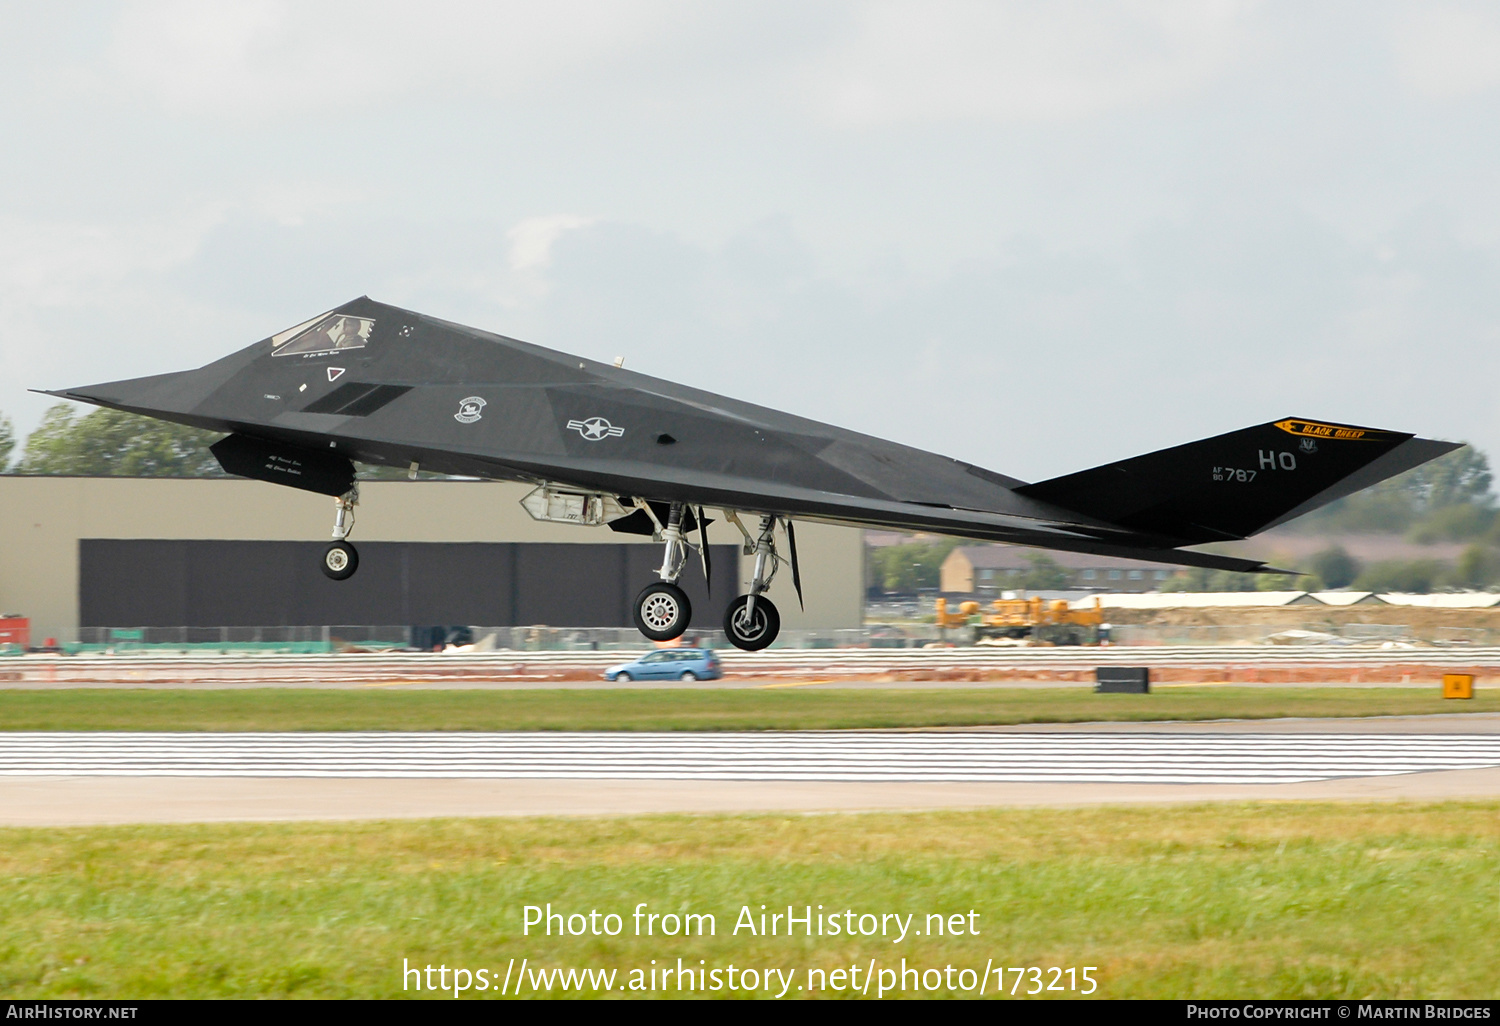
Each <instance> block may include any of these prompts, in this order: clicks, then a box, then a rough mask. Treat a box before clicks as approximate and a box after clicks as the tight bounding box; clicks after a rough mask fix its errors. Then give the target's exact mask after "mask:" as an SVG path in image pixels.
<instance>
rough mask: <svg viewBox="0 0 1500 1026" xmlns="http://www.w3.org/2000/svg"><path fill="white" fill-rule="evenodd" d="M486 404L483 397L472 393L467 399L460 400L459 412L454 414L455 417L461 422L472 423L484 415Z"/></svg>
mask: <svg viewBox="0 0 1500 1026" xmlns="http://www.w3.org/2000/svg"><path fill="white" fill-rule="evenodd" d="M484 406H485V403H484V400H483V399H481V398H479V396H477V395H471V396H469V398H467V399H463V400H460V402H459V404H458V412H457V413H455V414H454V415H453V419H454V420H456V421H458V422H459V423H460V424H472V423H474V422H475V421H476V420H478V419H479V418H480V417H481V416H483V413H482V412H481V411H483V410H484Z"/></svg>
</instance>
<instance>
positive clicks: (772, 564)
mask: <svg viewBox="0 0 1500 1026" xmlns="http://www.w3.org/2000/svg"><path fill="white" fill-rule="evenodd" d="M729 519H730V521H731V522H732V523H733V524H734V525H735V526H736V527H738V528H739V529H740V533H741V534H743V535H744V536H745V547H746V549H750V547H751V546H752V545H753V546H754V549H753V551H754V553H755V576H754V577H753V578H752V579H751V581H750V593H749V594H747V595H741V596H740V597H739V598H737V599H735V600H734V601H733V602H731V603H729V608H728V609H726V610H725V611H724V633H725V634H726V635H728V636H729V642H730V644H732V645H734V647H735V648H741V649H744V650H745V651H746V652H758V651H760V650H761V649H763V648H765V647H766V646H767V645H769V644H771V642H773V641H775V640H776V635H777V634H779V633H781V614H780V613H778V612H777V611H776V605H775V603H773V602H772V601H771V600H770V599H768V598H766V596H765V594H764V593H765V591H766V589H767V588H769V587H770V586H771V579H772V578H774V577H775V576H776V565H777V561H778V560H779V558H780V557H779V556H777V554H776V538H775V534H774V532H775V530H776V518H775V517H761V518H760V533H759V536H758V537H756V538H755V539H753V540H752V539H751V537H750V532H748V531H746V530H745V528H744V525H742V524H741V523H740V520H739V517H738V516H736V515H733V514H731V515H730V517H729ZM747 554H748V553H747Z"/></svg>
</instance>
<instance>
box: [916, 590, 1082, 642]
mask: <svg viewBox="0 0 1500 1026" xmlns="http://www.w3.org/2000/svg"><path fill="white" fill-rule="evenodd" d="M975 617H978V619H977V620H976V619H975ZM936 623H937V625H938V627H940V628H942V629H944V630H947V629H948V628H950V627H953V628H957V627H973V628H974V640H975V641H979V640H981V639H984V638H1034V639H1035V640H1037V641H1041V642H1050V643H1052V644H1054V645H1082V644H1084V643H1085V642H1087V641H1093V640H1097V638H1098V628H1099V626H1100V625H1101V624H1102V623H1104V610H1103V608H1102V607H1101V605H1100V602H1099V599H1097V598H1095V599H1094V605H1093V608H1084V609H1074V608H1071V607H1070V606H1069V605H1068V603H1066V602H1064V601H1062V600H1061V599H1054V600H1052V601H1050V602H1049V601H1047V600H1046V599H1042V598H1029V599H996V600H995V601H993V602H991V603H990V604H989V607H988V608H987V609H986V608H982V607H981V606H980V605H979V603H978V602H960V603H959V605H958V609H957V611H955V612H951V613H950V612H949V611H948V600H947V599H942V598H940V599H938V600H937V619H936Z"/></svg>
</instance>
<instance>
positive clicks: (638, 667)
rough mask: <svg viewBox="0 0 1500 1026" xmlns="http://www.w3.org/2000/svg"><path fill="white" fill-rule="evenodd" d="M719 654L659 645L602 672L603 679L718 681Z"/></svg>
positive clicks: (698, 649)
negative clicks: (631, 661)
mask: <svg viewBox="0 0 1500 1026" xmlns="http://www.w3.org/2000/svg"><path fill="white" fill-rule="evenodd" d="M721 676H723V674H722V673H720V672H719V657H718V656H716V655H714V650H713V649H711V648H662V649H657V650H656V651H655V652H648V653H646V654H645V655H643V656H641V657H640V658H639V659H637V660H636V661H635V662H633V663H620V664H619V665H618V666H611V667H610V668H609V669H607V670H605V671H604V679H605V680H613V681H632V680H718V679H719V678H720V677H721Z"/></svg>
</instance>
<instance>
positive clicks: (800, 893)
mask: <svg viewBox="0 0 1500 1026" xmlns="http://www.w3.org/2000/svg"><path fill="white" fill-rule="evenodd" d="M0 876H3V879H4V880H5V897H4V901H0V996H4V997H8V998H43V997H51V998H150V997H282V996H286V997H391V996H400V995H401V994H402V990H401V986H402V976H401V974H400V972H399V970H400V968H401V966H402V960H403V959H408V960H410V962H411V963H412V964H415V965H419V966H425V965H427V964H429V963H430V964H432V965H434V966H438V965H446V966H449V967H459V966H462V967H466V968H469V969H471V970H473V969H478V968H485V969H488V970H490V971H492V972H493V971H495V970H500V972H501V973H502V974H503V971H504V969H505V967H506V966H507V964H508V963H509V960H510V959H511V958H514V959H515V960H516V965H517V966H519V965H520V962H521V959H522V958H526V959H528V960H529V965H530V966H532V967H533V968H535V967H537V966H541V967H543V968H548V969H550V968H554V967H578V968H590V967H592V968H596V969H599V968H602V969H610V968H612V969H615V970H617V971H619V973H620V977H619V978H620V979H622V980H623V979H626V978H627V976H626V974H627V973H628V971H629V970H630V969H631V968H633V967H637V966H639V967H645V968H650V961H651V959H656V960H657V964H658V965H662V964H670V965H674V966H675V964H676V960H677V959H678V958H681V959H683V961H684V963H686V964H688V965H691V966H698V965H699V960H700V959H702V960H704V961H705V962H706V963H707V967H710V968H711V967H716V966H717V967H723V966H726V965H727V964H729V963H734V964H735V965H736V966H737V967H739V968H741V969H743V968H746V967H756V968H763V967H766V966H778V967H784V968H786V969H789V970H790V969H793V968H795V969H797V970H799V972H801V973H805V971H806V970H807V969H809V968H823V969H825V970H827V969H833V968H837V967H839V966H844V967H847V966H849V965H850V964H851V963H853V964H858V965H860V966H861V967H862V971H863V967H864V966H866V965H868V962H869V960H870V959H871V958H875V959H877V960H879V961H878V965H877V968H885V967H888V966H892V965H894V966H897V967H898V968H899V962H900V959H901V958H903V957H904V958H906V959H907V961H908V965H910V966H916V967H921V968H932V967H935V968H939V969H941V968H943V967H945V966H947V965H950V964H951V965H953V966H954V967H955V969H962V968H966V967H970V968H976V969H981V970H982V969H983V967H984V966H985V964H986V960H987V959H993V960H994V961H995V962H996V963H998V964H1001V965H1003V966H1006V967H1009V966H1038V967H1050V966H1059V967H1067V966H1076V967H1081V966H1097V967H1099V968H1098V971H1097V972H1096V973H1095V974H1094V975H1095V976H1096V978H1097V979H1098V981H1099V990H1098V996H1100V997H1114V998H1119V997H1158V998H1183V997H1219V998H1228V997H1239V998H1251V997H1254V998H1494V997H1495V995H1496V993H1497V992H1500V803H1497V802H1494V801H1487V802H1454V803H1442V804H1384V805H1350V804H1306V805H1302V804H1286V805H1273V804H1260V805H1255V804H1245V805H1229V806H1195V807H1186V808H1181V807H1179V808H1125V809H1121V808H1110V809H1084V810H1008V811H985V812H935V813H910V814H869V815H839V816H795V817H787V816H712V817H669V816H654V817H632V818H618V819H593V820H560V819H530V820H526V819H517V820H431V821H407V822H375V823H338V824H323V823H313V824H275V825H243V824H235V825H192V826H143V827H111V828H91V829H46V830H39V829H28V830H17V829H10V830H3V831H0ZM547 902H551V903H552V905H553V908H554V909H555V910H561V911H566V912H573V911H577V912H583V913H587V912H589V911H590V910H593V909H597V910H599V911H600V912H601V913H608V912H616V913H619V914H621V915H622V916H623V917H624V920H625V924H626V925H625V930H624V932H623V933H622V934H621V935H620V936H618V937H590V936H585V937H569V938H559V937H556V936H553V937H551V938H548V937H545V936H535V935H533V936H530V937H523V936H521V926H522V908H523V906H525V905H528V904H539V905H544V904H546V903H547ZM638 902H646V903H648V905H649V909H648V911H655V912H678V913H681V912H687V911H693V912H700V913H702V912H709V913H713V914H714V915H715V917H716V920H717V932H716V934H715V936H712V937H702V938H699V937H692V938H681V937H679V938H662V937H653V938H646V937H639V938H638V937H635V936H632V935H631V929H630V926H629V923H630V918H629V914H630V912H631V910H633V909H634V908H635V906H636V904H637V903H638ZM761 904H765V905H768V906H771V907H772V908H773V909H774V908H775V907H778V906H781V907H784V906H786V905H788V904H791V905H794V906H797V907H799V908H800V907H801V906H805V905H812V906H814V908H816V906H818V905H819V904H821V905H823V906H825V909H824V910H825V912H828V911H835V910H837V911H843V910H844V909H853V910H855V911H856V912H857V913H859V912H874V913H882V912H896V913H902V914H905V913H915V914H916V919H915V920H914V921H913V925H915V926H918V927H920V926H921V925H922V924H923V923H924V917H925V915H927V914H929V913H945V914H948V913H960V914H965V913H967V912H968V911H969V910H970V909H973V910H975V911H976V912H977V913H978V918H977V924H978V927H979V931H980V932H979V935H978V936H943V937H937V936H909V937H908V938H907V939H906V940H905V941H904V942H901V943H892V941H891V940H890V939H889V938H886V939H881V938H878V937H859V938H855V939H852V940H851V939H849V938H847V937H838V938H833V937H828V936H824V937H821V938H820V937H812V938H807V937H803V936H796V937H792V938H788V937H785V936H778V937H754V936H749V935H747V934H746V933H744V932H743V931H742V932H741V933H740V935H739V936H734V935H732V933H731V930H732V927H733V924H734V922H735V920H736V917H737V914H738V912H739V910H740V907H741V906H742V905H749V906H750V907H751V909H752V911H753V912H755V913H756V914H758V913H759V906H760V905H761ZM1014 978H1015V977H1014V975H1013V974H1012V975H1011V976H1009V977H1008V980H1014ZM804 981H805V976H804V975H799V977H798V978H797V980H796V981H795V982H796V983H803V982H804ZM991 989H993V985H992V987H991ZM1023 989H1024V988H1023ZM870 993H871V996H874V993H875V991H874V989H873V988H872V990H871V992H870ZM407 994H408V996H414V995H413V993H412V992H410V991H408V992H407ZM420 996H432V995H431V994H429V993H427V992H425V991H424V992H422V994H421V995H420ZM469 996H471V997H472V996H475V995H473V994H470V995H469ZM480 996H483V997H488V996H489V995H488V994H486V995H480ZM791 996H805V992H804V993H803V994H802V995H798V994H797V993H796V991H795V986H794V987H793V989H792V992H791ZM1007 1000H1011V999H1010V998H1007Z"/></svg>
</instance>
